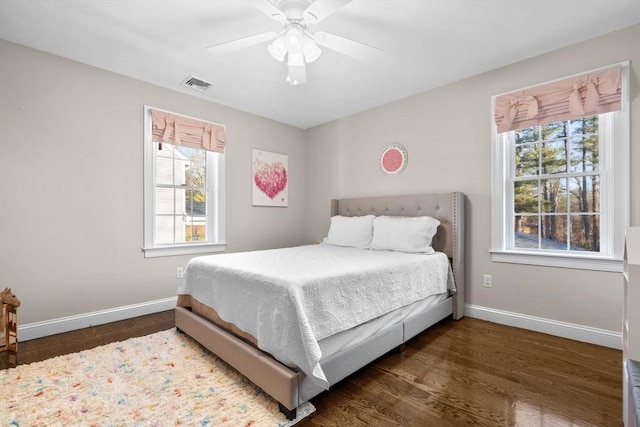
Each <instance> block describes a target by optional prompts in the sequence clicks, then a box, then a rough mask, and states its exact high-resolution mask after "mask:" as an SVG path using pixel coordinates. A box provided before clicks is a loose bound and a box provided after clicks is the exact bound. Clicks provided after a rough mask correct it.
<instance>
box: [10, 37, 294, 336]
mask: <svg viewBox="0 0 640 427" xmlns="http://www.w3.org/2000/svg"><path fill="white" fill-rule="evenodd" d="M144 104H148V105H151V106H154V107H157V108H160V109H164V110H169V111H174V112H176V113H180V114H184V115H188V116H193V117H198V118H202V119H205V120H210V121H213V122H217V123H222V124H224V125H226V129H227V140H228V144H227V150H226V153H227V154H226V171H227V178H226V194H227V197H226V218H227V227H226V237H227V241H228V242H229V246H228V250H229V251H232V252H233V251H244V250H254V249H263V248H271V247H280V246H291V245H297V244H300V243H302V240H303V237H304V229H303V226H304V215H305V212H306V199H305V159H306V156H305V140H304V131H302V130H300V129H297V128H294V127H291V126H286V125H283V124H279V123H276V122H273V121H271V120H267V119H264V118H260V117H257V116H254V115H251V114H248V113H245V112H241V111H238V110H234V109H231V108H228V107H225V106H221V105H217V104H214V103H211V102H207V101H204V100H202V99H199V98H196V97H192V96H188V95H185V94H181V93H178V92H175V91H171V90H167V89H164V88H160V87H158V86H154V85H151V84H147V83H143V82H141V81H137V80H134V79H130V78H127V77H123V76H121V75H117V74H114V73H110V72H107V71H103V70H100V69H97V68H93V67H90V66H87V65H83V64H80V63H77V62H73V61H69V60H66V59H63V58H60V57H56V56H53V55H49V54H46V53H42V52H39V51H36V50H33V49H29V48H25V47H22V46H19V45H16V44H13V43H9V42H6V41H0V120H1V122H0V285H1V286H2V287H5V286H10V287H12V288H13V290H14V291H15V293H16V294H17V295H18V297H19V298H20V299H21V300H22V306H21V307H20V312H19V314H20V324H21V325H25V324H31V323H33V322H42V321H47V320H51V319H57V318H61V317H66V316H73V315H78V314H83V313H89V312H94V311H100V310H107V309H111V308H115V307H121V306H127V305H132V304H138V303H144V302H147V301H154V300H159V299H163V298H168V297H172V296H174V295H175V288H176V279H175V277H176V268H177V267H179V266H184V265H185V264H186V262H187V261H188V259H189V257H163V258H150V259H145V258H144V254H143V253H142V251H141V247H142V242H143V240H142V239H143V176H142V168H143V105H144ZM253 148H259V149H263V150H266V151H274V152H277V153H282V154H288V155H289V176H290V187H289V199H290V204H289V207H288V208H267V207H252V206H251V150H252V149H253Z"/></svg>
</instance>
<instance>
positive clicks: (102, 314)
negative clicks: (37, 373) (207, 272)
mask: <svg viewBox="0 0 640 427" xmlns="http://www.w3.org/2000/svg"><path fill="white" fill-rule="evenodd" d="M176 299H177V297H170V298H165V299H160V300H155V301H149V302H143V303H140V304H132V305H126V306H123V307H116V308H111V309H108V310H100V311H93V312H91V313H84V314H78V315H75V316H68V317H60V318H58V319H52V320H45V321H44V322H36V323H28V324H26V325H18V337H19V339H20V341H28V340H32V339H34V338H40V337H46V336H49V335H54V334H60V333H63V332H69V331H74V330H76V329H82V328H88V327H90V326H96V325H103V324H105V323H111V322H116V321H118V320H124V319H131V318H132V317H138V316H144V315H145V314H152V313H158V312H161V311H167V310H171V309H174V308H175V307H176Z"/></svg>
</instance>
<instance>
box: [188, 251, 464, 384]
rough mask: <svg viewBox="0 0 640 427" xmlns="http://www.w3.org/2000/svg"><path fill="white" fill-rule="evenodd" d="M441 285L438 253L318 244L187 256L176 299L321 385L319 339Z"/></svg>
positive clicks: (447, 280) (442, 262) (448, 281)
mask: <svg viewBox="0 0 640 427" xmlns="http://www.w3.org/2000/svg"><path fill="white" fill-rule="evenodd" d="M447 288H449V289H452V288H453V275H452V274H451V268H450V266H449V260H448V259H447V257H446V255H445V254H443V253H435V254H431V255H423V254H406V253H401V252H390V251H371V250H364V249H356V248H345V247H337V246H331V245H325V244H322V245H312V246H300V247H294V248H284V249H273V250H265V251H255V252H242V253H232V254H224V255H211V256H203V257H197V258H194V259H192V260H191V261H190V262H189V264H188V265H187V268H186V270H185V274H184V276H183V278H182V283H181V284H180V286H179V287H178V294H185V295H192V296H193V297H194V298H196V299H197V300H198V301H200V302H202V303H204V304H206V305H208V306H210V307H211V308H213V309H215V310H216V311H217V313H218V314H219V315H220V317H221V318H222V319H223V320H225V321H227V322H231V323H233V324H235V325H236V326H237V327H239V328H240V329H241V330H243V331H245V332H248V333H250V334H251V335H253V336H254V337H256V338H257V340H258V346H259V347H260V348H261V349H262V350H264V351H266V352H268V353H270V354H272V355H273V356H274V357H275V358H277V359H278V360H280V361H281V362H282V363H285V364H287V365H290V366H296V367H298V368H300V369H301V370H302V371H303V372H304V373H305V374H306V375H307V376H309V377H310V378H312V379H313V380H314V381H315V382H317V383H318V384H319V385H320V386H322V387H324V388H328V387H329V384H328V382H327V379H326V377H325V375H324V372H323V371H322V367H321V366H320V363H319V362H320V358H321V356H322V354H321V351H320V347H319V345H318V341H319V340H321V339H323V338H326V337H329V336H331V335H333V334H335V333H337V332H340V331H344V330H347V329H349V328H351V327H354V326H357V325H359V324H361V323H364V322H367V321H369V320H371V319H373V318H376V317H378V316H381V315H383V314H386V313H388V312H390V311H392V310H395V309H397V308H400V307H403V306H405V305H407V304H410V303H412V302H414V301H418V300H420V299H422V298H426V297H428V296H430V295H433V294H439V293H443V292H447Z"/></svg>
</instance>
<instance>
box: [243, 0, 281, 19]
mask: <svg viewBox="0 0 640 427" xmlns="http://www.w3.org/2000/svg"><path fill="white" fill-rule="evenodd" d="M246 1H248V2H249V3H251V4H252V5H253V7H255V8H256V9H258V10H260V11H261V12H262V13H264V14H265V15H267V16H268V17H269V18H271V19H275V20H276V21H278V22H280V23H281V24H285V23H286V22H287V17H286V15H285V14H284V12H282V11H281V10H280V9H278V8H277V7H275V6H274V5H273V3H271V2H270V1H269V0H246Z"/></svg>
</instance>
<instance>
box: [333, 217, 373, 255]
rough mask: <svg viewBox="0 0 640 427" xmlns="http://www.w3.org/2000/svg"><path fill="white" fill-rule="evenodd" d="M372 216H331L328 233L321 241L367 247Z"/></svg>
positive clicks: (335, 244) (336, 244)
mask: <svg viewBox="0 0 640 427" xmlns="http://www.w3.org/2000/svg"><path fill="white" fill-rule="evenodd" d="M374 218H375V216H374V215H366V216H340V215H336V216H332V217H331V226H330V227H329V235H328V236H327V237H325V239H324V241H323V243H327V244H329V245H334V246H350V247H354V248H361V249H369V245H370V244H371V236H372V235H373V219H374Z"/></svg>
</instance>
